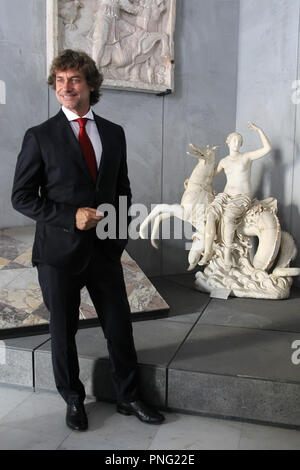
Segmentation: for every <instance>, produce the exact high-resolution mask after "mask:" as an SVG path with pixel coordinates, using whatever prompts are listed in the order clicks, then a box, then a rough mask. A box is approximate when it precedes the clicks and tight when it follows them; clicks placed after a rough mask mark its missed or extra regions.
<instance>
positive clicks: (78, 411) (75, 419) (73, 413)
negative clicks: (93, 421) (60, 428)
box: [66, 403, 88, 431]
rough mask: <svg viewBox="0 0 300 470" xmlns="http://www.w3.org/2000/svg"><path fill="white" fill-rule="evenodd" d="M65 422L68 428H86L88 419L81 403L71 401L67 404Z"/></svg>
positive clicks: (76, 429)
mask: <svg viewBox="0 0 300 470" xmlns="http://www.w3.org/2000/svg"><path fill="white" fill-rule="evenodd" d="M66 423H67V426H68V427H69V428H70V429H73V430H75V431H85V430H86V429H87V428H88V419H87V415H86V412H85V409H84V405H83V403H72V404H71V405H68V406H67V414H66Z"/></svg>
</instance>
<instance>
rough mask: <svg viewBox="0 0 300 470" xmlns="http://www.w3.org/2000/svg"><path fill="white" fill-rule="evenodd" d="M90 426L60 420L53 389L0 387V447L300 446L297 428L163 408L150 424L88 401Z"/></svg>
mask: <svg viewBox="0 0 300 470" xmlns="http://www.w3.org/2000/svg"><path fill="white" fill-rule="evenodd" d="M85 405H86V410H87V413H88V416H89V429H88V430H87V431H86V432H84V433H78V432H72V431H71V430H70V429H69V428H67V426H66V425H65V404H64V402H63V400H62V399H61V398H60V396H58V395H57V394H56V393H49V392H32V391H30V390H25V389H21V388H15V387H8V386H5V385H1V386H0V450H8V449H12V450H29V449H32V450H38V449H41V450H46V449H48V450H55V449H60V450H81V449H86V450H125V449H126V450H140V449H148V450H162V449H163V450H169V449H170V450H189V451H192V450H204V449H205V450H221V449H224V450H299V449H300V431H298V430H293V429H285V428H279V427H273V426H263V425H259V424H253V423H247V422H243V423H242V422H237V421H231V420H221V419H215V418H208V417H203V416H195V415H194V416H192V415H186V414H181V413H176V412H172V413H169V412H168V413H165V416H166V421H165V422H164V423H163V424H161V425H159V426H149V425H147V424H144V423H141V422H140V421H139V420H138V419H137V418H135V417H132V416H129V417H127V416H122V415H120V414H118V413H117V412H116V411H115V406H114V405H112V404H108V403H103V402H96V401H93V400H87V401H86V403H85Z"/></svg>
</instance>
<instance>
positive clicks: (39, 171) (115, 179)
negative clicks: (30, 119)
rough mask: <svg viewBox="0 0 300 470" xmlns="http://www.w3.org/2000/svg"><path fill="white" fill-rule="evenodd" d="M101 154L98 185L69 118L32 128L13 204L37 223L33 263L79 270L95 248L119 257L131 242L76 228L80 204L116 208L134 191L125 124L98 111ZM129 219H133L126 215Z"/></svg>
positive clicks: (59, 116)
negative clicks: (107, 118) (128, 172)
mask: <svg viewBox="0 0 300 470" xmlns="http://www.w3.org/2000/svg"><path fill="white" fill-rule="evenodd" d="M94 117H95V122H96V125H97V128H98V131H99V134H100V138H101V142H102V147H103V152H102V157H101V162H100V168H99V173H98V179H97V183H96V185H95V183H94V181H93V179H92V176H91V174H90V171H89V168H88V166H87V163H86V161H85V158H84V155H83V153H82V151H81V148H80V145H79V142H78V140H77V139H76V137H75V135H74V132H73V130H72V128H71V126H70V123H69V121H68V119H67V118H66V116H65V114H64V113H63V111H62V110H61V111H60V112H59V113H58V114H57V115H56V116H54V117H53V118H51V119H49V120H48V121H46V122H44V123H42V124H40V125H39V126H36V127H33V128H31V129H29V130H28V131H27V132H26V134H25V137H24V141H23V145H22V149H21V152H20V154H19V156H18V161H17V165H16V171H15V177H14V183H13V189H12V204H13V207H14V208H15V209H16V210H17V211H19V212H21V213H22V214H24V215H26V216H28V217H30V218H32V219H34V220H35V221H36V222H37V224H36V233H35V240H34V245H33V253H32V263H33V265H36V264H39V263H46V264H50V265H53V266H58V267H63V268H66V269H71V270H72V271H81V270H82V269H83V268H84V267H85V266H86V265H87V263H88V261H89V259H90V257H91V256H92V254H93V250H95V249H103V247H105V249H111V250H113V251H115V253H116V254H118V255H119V256H120V255H121V252H122V250H123V248H124V247H125V245H126V242H127V240H123V239H122V240H121V239H116V240H105V241H103V240H99V239H98V238H97V236H96V229H91V230H87V231H82V230H78V229H77V228H76V225H75V214H76V211H77V209H78V208H80V207H93V208H97V207H98V206H99V205H100V204H102V203H109V204H112V205H114V206H115V207H116V210H117V212H118V204H117V203H118V197H119V196H126V198H127V201H128V208H129V206H130V204H131V191H130V184H129V180H128V174H127V163H126V141H125V135H124V131H123V129H122V127H121V126H119V125H117V124H114V123H112V122H110V121H107V120H106V119H103V118H101V117H99V116H97V115H96V114H94ZM128 222H129V219H128Z"/></svg>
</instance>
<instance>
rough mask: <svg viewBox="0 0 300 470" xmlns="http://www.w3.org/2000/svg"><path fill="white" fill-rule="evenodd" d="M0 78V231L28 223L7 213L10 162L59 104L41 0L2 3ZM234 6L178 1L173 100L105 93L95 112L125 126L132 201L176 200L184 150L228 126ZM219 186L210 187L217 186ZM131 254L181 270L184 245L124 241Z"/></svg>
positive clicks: (146, 265) (220, 1) (149, 267)
mask: <svg viewBox="0 0 300 470" xmlns="http://www.w3.org/2000/svg"><path fill="white" fill-rule="evenodd" d="M0 22H1V26H0V28H1V29H0V59H1V62H0V63H1V69H0V79H2V80H4V81H5V82H6V84H7V104H6V105H0V139H1V140H0V141H1V187H0V191H1V207H0V214H1V217H0V226H2V227H5V226H13V225H23V224H28V223H30V220H29V219H27V218H25V217H23V216H21V215H18V214H17V213H16V212H14V211H13V209H12V208H11V206H10V191H11V183H12V177H13V172H14V165H15V162H16V156H17V153H18V151H19V148H20V144H21V140H22V137H23V135H24V132H25V130H26V129H27V128H28V127H30V126H32V125H35V124H38V123H40V122H42V121H43V120H45V119H47V117H48V116H51V115H53V114H54V113H55V112H56V111H57V109H58V106H57V103H56V99H55V96H54V94H53V92H50V93H49V95H48V91H47V87H46V85H45V79H46V76H45V74H46V60H45V51H46V44H45V34H46V33H45V31H46V25H45V1H44V0H26V1H24V0H2V1H1V2H0ZM238 22H239V1H238V0H177V23H176V34H175V62H176V68H175V87H176V89H175V93H174V94H172V95H170V96H167V97H164V98H162V97H157V96H153V95H148V94H144V93H132V92H131V93H130V92H117V91H109V90H104V91H103V97H102V99H101V101H100V103H99V104H97V106H96V107H95V111H96V112H97V113H98V114H100V115H102V116H104V117H106V118H107V119H111V120H113V121H115V122H117V123H120V124H122V125H123V126H124V128H125V131H126V135H127V143H128V160H129V173H130V178H131V182H132V189H133V195H134V201H135V202H142V203H146V204H147V205H148V206H150V204H153V203H159V202H166V203H175V202H179V201H180V198H181V195H182V193H183V182H184V180H185V179H186V178H187V177H188V176H189V174H190V173H191V171H192V169H193V167H194V165H195V160H194V159H192V158H191V157H188V156H186V154H185V152H186V150H187V149H188V143H189V142H194V143H195V144H199V145H201V144H207V143H210V144H214V145H221V149H220V155H224V152H225V151H226V149H225V146H224V140H225V137H226V135H227V134H228V132H230V131H232V130H233V129H234V128H235V120H236V88H237V57H238ZM222 183H223V181H222V178H221V177H220V178H219V180H218V181H217V187H219V188H221V186H222ZM128 251H129V253H130V254H131V255H132V256H133V257H134V258H135V259H136V261H137V262H138V263H139V265H140V266H141V267H142V268H143V269H144V271H145V272H146V273H147V274H148V275H149V274H152V275H153V274H161V273H164V274H166V273H175V272H184V271H185V269H186V267H187V252H186V251H185V243H184V241H177V240H170V241H164V242H163V243H162V244H161V246H160V250H159V251H156V250H154V248H152V247H151V245H150V244H149V242H148V241H143V240H137V241H134V242H133V241H131V242H130V244H129V248H128Z"/></svg>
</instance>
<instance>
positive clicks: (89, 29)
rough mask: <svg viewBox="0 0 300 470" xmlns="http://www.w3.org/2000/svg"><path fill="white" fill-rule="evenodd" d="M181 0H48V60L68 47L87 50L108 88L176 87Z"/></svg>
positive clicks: (152, 89) (153, 89)
mask: <svg viewBox="0 0 300 470" xmlns="http://www.w3.org/2000/svg"><path fill="white" fill-rule="evenodd" d="M175 14H176V0H47V63H48V70H49V67H50V64H51V61H52V59H53V58H54V56H55V55H57V54H58V53H59V52H60V51H62V50H63V49H68V48H70V49H80V50H83V51H85V52H87V53H88V54H89V55H90V56H91V57H92V58H93V59H94V60H95V62H96V64H97V66H98V67H99V69H100V70H101V72H102V73H103V75H104V82H103V86H104V87H106V88H116V89H126V90H133V91H145V92H152V93H160V92H166V91H168V90H171V91H172V90H173V89H174V40H173V36H174V29H175Z"/></svg>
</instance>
